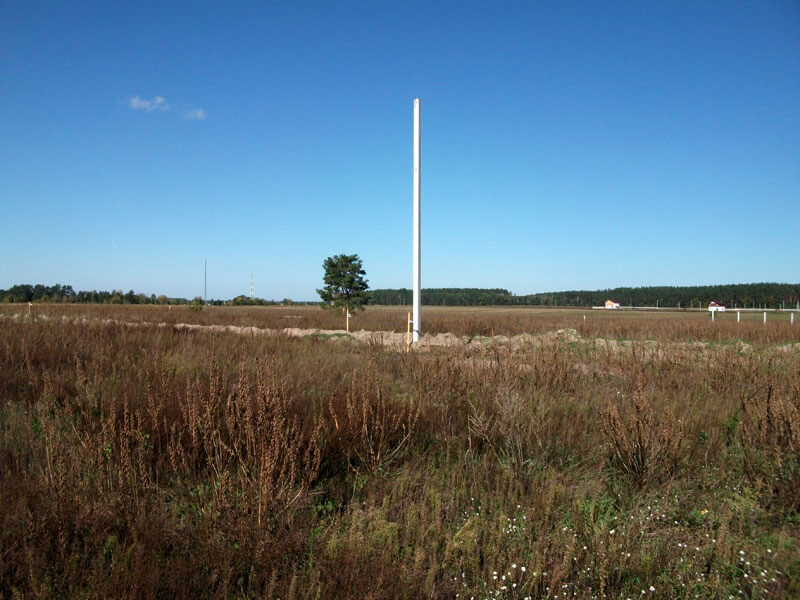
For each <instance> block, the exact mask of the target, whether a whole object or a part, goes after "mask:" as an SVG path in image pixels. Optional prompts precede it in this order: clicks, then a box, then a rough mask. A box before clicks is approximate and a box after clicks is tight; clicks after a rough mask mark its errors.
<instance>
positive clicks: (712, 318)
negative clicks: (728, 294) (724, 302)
mask: <svg viewBox="0 0 800 600" xmlns="http://www.w3.org/2000/svg"><path fill="white" fill-rule="evenodd" d="M715 312H716V311H714V310H712V311H711V322H712V323H713V322H714V313H715Z"/></svg>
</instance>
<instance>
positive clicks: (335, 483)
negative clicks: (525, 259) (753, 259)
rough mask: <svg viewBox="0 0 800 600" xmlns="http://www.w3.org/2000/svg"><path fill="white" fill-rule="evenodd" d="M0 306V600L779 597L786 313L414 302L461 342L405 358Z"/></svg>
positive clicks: (794, 410)
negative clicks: (777, 317)
mask: <svg viewBox="0 0 800 600" xmlns="http://www.w3.org/2000/svg"><path fill="white" fill-rule="evenodd" d="M27 310H28V307H27V306H8V307H7V306H3V307H2V310H0V313H2V315H3V318H0V506H2V509H0V536H2V537H0V597H2V598H18V597H20V598H23V597H24V598H28V597H30V598H81V597H83V598H101V597H102V598H107V597H114V598H123V597H130V598H141V597H165V598H167V597H168V598H173V597H174V598H456V597H458V598H470V597H473V596H474V597H475V598H509V599H516V598H526V597H530V598H547V597H549V598H573V597H575V598H629V597H630V598H641V597H646V598H728V597H731V596H732V597H734V598H739V597H744V598H773V597H781V598H790V597H798V595H800V350H798V348H797V346H796V345H795V344H797V342H798V341H800V335H799V334H800V324H797V323H796V324H795V325H794V326H792V325H790V324H789V323H788V321H783V322H778V321H775V322H772V321H770V322H768V323H767V324H766V325H764V324H763V323H761V321H760V320H756V319H748V320H747V321H743V322H742V323H739V324H737V323H736V319H735V314H732V313H727V314H726V315H724V318H719V317H721V316H722V315H718V318H717V321H716V323H711V322H710V319H709V317H708V315H707V314H702V313H671V314H668V313H665V312H662V311H659V313H658V314H657V315H652V314H650V313H634V312H631V313H625V312H621V311H613V312H612V311H608V312H604V311H574V310H558V309H545V310H542V309H538V310H537V309H505V310H500V309H460V310H459V309H428V308H425V309H424V312H423V319H424V326H425V331H426V332H430V333H431V334H445V333H452V334H454V336H457V337H459V336H464V337H466V338H467V340H470V339H479V341H480V343H478V344H472V343H468V344H467V343H459V344H451V345H442V346H437V345H428V346H426V347H425V350H424V351H421V352H408V353H406V352H402V351H397V350H394V349H392V348H390V347H387V346H384V345H380V344H375V343H359V342H355V341H354V342H352V343H341V338H339V337H334V338H333V339H324V336H317V337H305V338H295V337H289V336H287V335H281V334H280V333H279V331H280V330H282V329H285V328H287V327H291V328H298V327H308V328H314V329H320V330H336V329H340V328H341V325H342V319H341V315H339V314H329V313H325V312H323V311H321V310H320V309H318V308H310V307H300V308H298V307H275V308H261V307H259V308H233V307H232V308H218V307H214V308H211V309H209V308H207V307H205V308H203V310H202V311H199V312H195V311H192V310H190V309H189V308H187V307H182V308H172V309H167V308H166V307H151V306H142V307H131V306H85V305H84V306H71V305H35V306H34V307H32V311H33V312H34V314H33V315H32V316H31V317H28V316H26V313H27ZM405 313H406V310H405V309H403V308H392V307H375V308H370V309H368V310H367V311H366V312H365V313H363V314H359V315H358V316H357V317H356V319H355V320H354V323H353V326H354V328H355V329H361V328H363V329H368V330H372V331H387V332H388V331H392V330H395V331H397V332H404V331H405V320H406V317H405ZM584 314H586V320H585V321H584V319H583V315H584ZM13 315H17V316H16V317H14V316H13ZM45 317H46V318H45ZM64 317H66V319H64ZM730 317H732V318H730ZM759 317H760V315H759ZM743 318H744V315H743ZM298 321H300V322H302V323H298ZM131 322H135V323H139V325H138V326H135V327H131V326H129V325H126V324H125V323H131ZM150 323H168V324H170V325H168V326H162V327H159V326H156V325H150ZM178 323H191V324H196V325H209V326H210V325H214V324H222V325H235V326H237V327H257V328H260V329H269V330H273V331H274V333H271V334H269V335H237V334H235V333H232V332H228V331H221V332H217V331H212V330H207V329H197V330H189V329H185V328H179V327H176V326H175V324H178ZM558 330H562V334H559V335H555V334H554V332H557V331H558ZM569 330H574V333H573V332H571V331H569ZM523 335H528V336H532V337H531V338H530V340H529V343H527V342H526V343H520V344H504V343H502V342H501V341H497V342H495V340H497V339H499V338H500V336H506V337H508V336H523ZM477 336H480V338H478V337H477ZM492 336H494V340H493V338H492ZM525 339H526V340H528V338H525ZM601 340H602V343H600V342H601ZM612 342H613V343H612Z"/></svg>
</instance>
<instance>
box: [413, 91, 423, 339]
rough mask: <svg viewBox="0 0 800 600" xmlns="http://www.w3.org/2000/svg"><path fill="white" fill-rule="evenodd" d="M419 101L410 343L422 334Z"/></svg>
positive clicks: (417, 107)
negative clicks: (420, 304) (420, 307)
mask: <svg viewBox="0 0 800 600" xmlns="http://www.w3.org/2000/svg"><path fill="white" fill-rule="evenodd" d="M419 121H420V101H419V98H414V275H413V287H414V296H413V304H414V306H413V314H414V317H413V321H414V325H413V327H412V342H418V341H419V338H420V335H421V334H422V324H421V323H420V315H419V303H420V122H419Z"/></svg>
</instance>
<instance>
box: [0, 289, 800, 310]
mask: <svg viewBox="0 0 800 600" xmlns="http://www.w3.org/2000/svg"><path fill="white" fill-rule="evenodd" d="M370 294H371V303H372V304H393V305H410V304H411V302H412V298H411V290H408V289H405V288H401V289H396V290H390V289H382V290H372V291H371V292H370ZM606 300H613V301H614V302H619V304H620V305H621V306H623V307H625V306H633V307H637V306H639V307H642V306H660V307H661V306H663V307H665V308H666V307H670V308H677V307H680V308H702V307H705V306H708V303H709V302H711V301H712V300H713V301H716V302H721V303H722V304H725V305H726V306H729V307H731V308H733V307H736V306H738V307H746V308H751V307H752V308H796V307H797V305H798V301H800V283H741V284H729V285H705V286H691V287H675V286H659V287H637V288H630V287H621V288H613V289H606V290H595V291H567V292H546V293H541V294H527V295H523V296H517V295H515V294H512V293H511V292H509V291H508V290H506V289H503V288H495V289H482V288H426V289H423V290H422V304H424V305H427V306H567V307H569V306H575V307H579V306H583V307H586V306H602V305H603V304H604V303H605V301H606ZM8 302H64V303H76V304H203V303H204V302H203V299H202V298H200V297H199V296H196V297H195V298H193V299H191V300H188V299H186V298H168V297H167V296H164V295H161V296H156V295H155V294H151V295H149V296H148V295H146V294H141V293H136V292H134V291H133V290H129V291H127V292H124V291H122V290H112V291H110V292H107V291H97V290H92V291H79V292H76V291H75V290H74V289H72V286H71V285H59V284H56V285H50V286H47V285H30V284H21V285H14V286H12V287H10V288H9V289H7V290H0V303H8ZM208 303H209V304H214V305H226V306H273V305H278V304H283V305H286V304H315V303H314V302H293V301H292V300H289V299H284V300H280V301H276V300H264V299H262V298H250V297H248V296H236V297H235V298H232V299H230V300H209V301H208Z"/></svg>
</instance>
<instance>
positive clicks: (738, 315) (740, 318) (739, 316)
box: [736, 310, 742, 323]
mask: <svg viewBox="0 0 800 600" xmlns="http://www.w3.org/2000/svg"><path fill="white" fill-rule="evenodd" d="M741 321H742V313H740V312H739V311H738V310H737V311H736V322H737V323H740V322H741Z"/></svg>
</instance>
